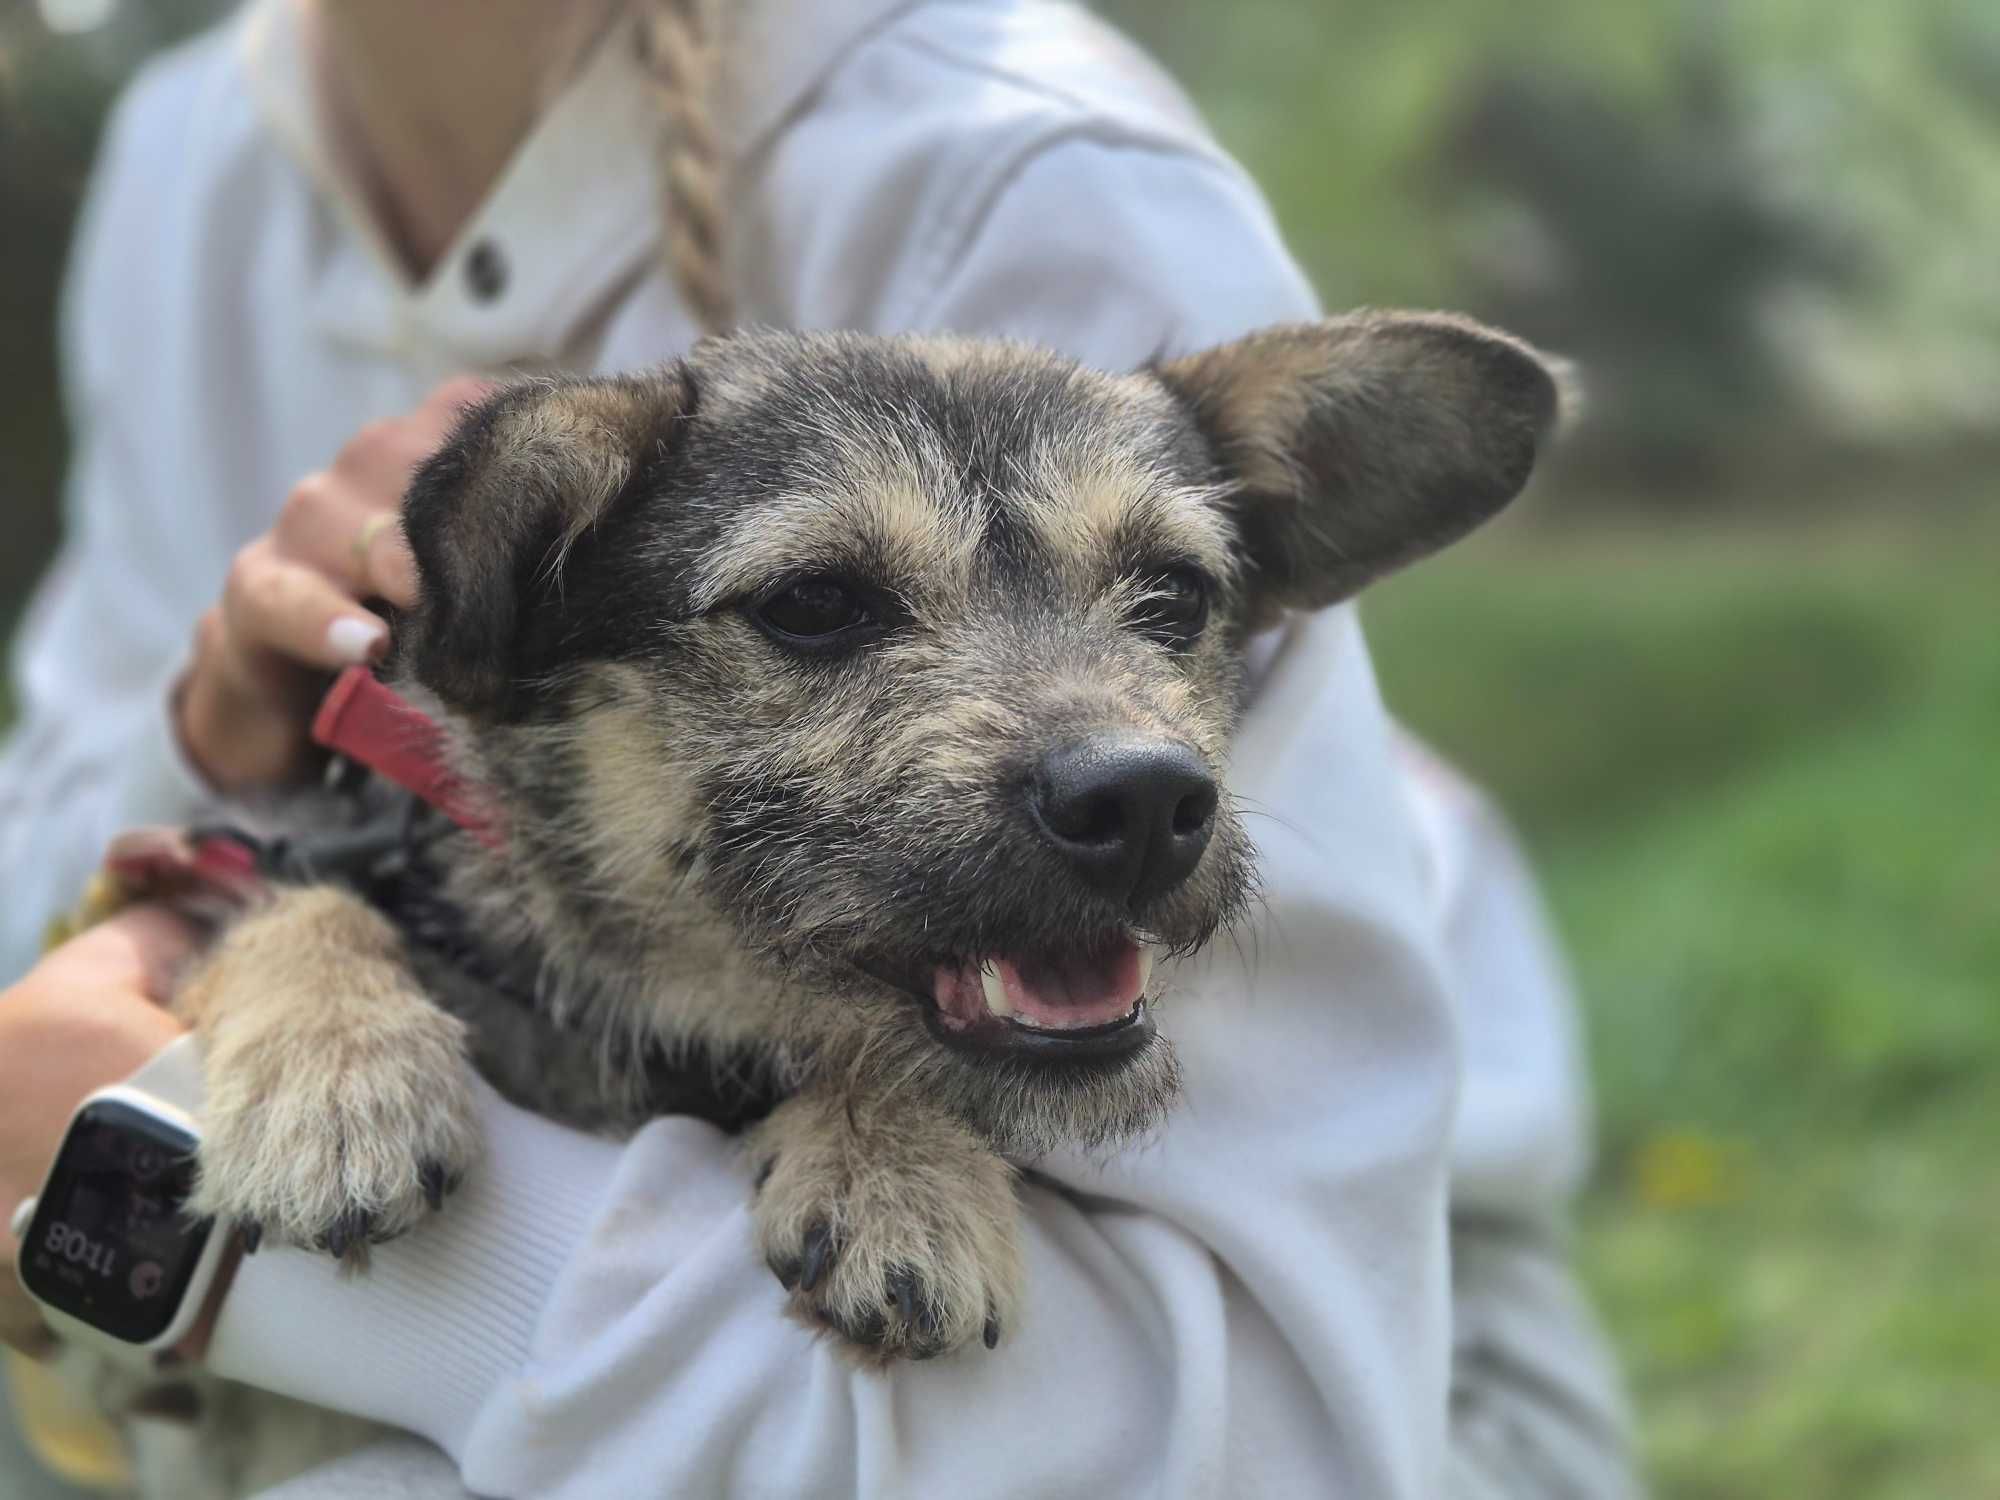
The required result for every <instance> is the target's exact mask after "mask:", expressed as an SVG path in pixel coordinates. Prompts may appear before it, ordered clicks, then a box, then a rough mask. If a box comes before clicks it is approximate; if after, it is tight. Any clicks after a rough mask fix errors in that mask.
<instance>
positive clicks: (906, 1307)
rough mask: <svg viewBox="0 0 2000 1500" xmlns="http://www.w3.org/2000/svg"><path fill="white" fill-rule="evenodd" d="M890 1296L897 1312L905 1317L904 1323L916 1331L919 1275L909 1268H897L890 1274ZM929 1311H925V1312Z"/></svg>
mask: <svg viewBox="0 0 2000 1500" xmlns="http://www.w3.org/2000/svg"><path fill="white" fill-rule="evenodd" d="M889 1295H890V1296H891V1297H892V1298H894V1299H895V1303H896V1311H897V1312H899V1313H901V1314H902V1315H903V1322H904V1323H906V1324H907V1325H908V1326H909V1327H910V1328H911V1329H913V1330H914V1329H915V1328H916V1326H917V1273H916V1272H914V1271H912V1270H911V1269H910V1268H909V1267H908V1266H898V1267H896V1269H895V1270H893V1271H891V1272H890V1273H889ZM929 1311H930V1309H928V1308H926V1309H925V1312H927V1313H928V1312H929ZM927 1321H928V1320H927Z"/></svg>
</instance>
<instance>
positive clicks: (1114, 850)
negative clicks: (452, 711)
mask: <svg viewBox="0 0 2000 1500" xmlns="http://www.w3.org/2000/svg"><path fill="white" fill-rule="evenodd" d="M1028 800H1029V804H1030V805H1031V806H1032V808H1033V809H1034V814H1035V820H1036V822H1038V823H1039V824H1040V825H1041V829H1042V833H1043V834H1044V835H1045V836H1046V837H1047V839H1048V841H1049V842H1050V843H1051V844H1053V845H1054V846H1055V847H1056V848H1057V849H1058V850H1060V851H1061V852H1062V854H1063V857H1064V858H1065V859H1067V860H1068V861H1069V863H1070V866H1071V868H1073V869H1074V870H1075V871H1076V872H1077V874H1079V875H1081V876H1082V877H1083V878H1084V880H1086V881H1087V882H1088V883H1089V884H1090V885H1091V886H1092V887H1093V888H1094V889H1096V890H1100V891H1103V892H1105V893H1106V894H1107V895H1112V896H1121V897H1124V898H1125V899H1127V900H1129V901H1140V900H1143V899H1145V898H1146V897H1148V896H1157V895H1159V894H1161V893H1162V892H1164V891H1170V890H1172V889H1173V888H1174V887H1175V886H1177V885H1179V884H1180V883H1181V882H1182V881H1183V880H1186V879H1187V878H1188V876H1189V875H1191V874H1192V873H1193V872H1194V867H1195V865H1196V864H1198V863H1199V862H1200V861H1201V853H1202V850H1204V849H1206V848H1207V847H1208V836H1209V833H1210V832H1211V831H1212V830H1213V829H1214V827H1215V803H1216V790H1215V778H1214V777H1213V776H1210V775H1209V774H1208V767H1207V766H1205V765H1204V764H1202V759H1201V757H1200V756H1199V755H1197V754H1195V752H1194V751H1193V750H1191V749H1189V748H1188V747H1187V746H1186V745H1182V744H1179V743H1176V742H1175V741H1173V740H1159V739H1148V738H1144V737H1141V736H1138V735H1094V736H1092V737H1091V738H1090V739H1086V740H1077V741H1075V742H1073V743H1071V744H1068V745H1064V746H1062V747H1061V748H1060V749H1056V750H1051V751H1050V752H1049V753H1048V754H1047V755H1046V756H1044V757H1043V758H1042V763H1041V766H1040V768H1039V770H1038V773H1037V775H1036V776H1035V779H1034V782H1033V784H1032V785H1031V787H1030V789H1029V796H1028Z"/></svg>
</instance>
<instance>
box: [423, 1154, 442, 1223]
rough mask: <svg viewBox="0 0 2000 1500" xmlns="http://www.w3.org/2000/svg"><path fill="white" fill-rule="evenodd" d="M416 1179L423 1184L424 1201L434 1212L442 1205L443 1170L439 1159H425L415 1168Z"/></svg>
mask: <svg viewBox="0 0 2000 1500" xmlns="http://www.w3.org/2000/svg"><path fill="white" fill-rule="evenodd" d="M417 1181H418V1182H419V1183H421V1184H422V1185H423V1189H424V1202H426V1203H428V1204H429V1205H430V1206H431V1212H432V1213H436V1212H437V1211H438V1210H439V1209H441V1208H443V1207H444V1184H445V1170H444V1163H443V1162H441V1161H427V1162H425V1163H424V1164H423V1165H422V1166H420V1167H418V1168H417Z"/></svg>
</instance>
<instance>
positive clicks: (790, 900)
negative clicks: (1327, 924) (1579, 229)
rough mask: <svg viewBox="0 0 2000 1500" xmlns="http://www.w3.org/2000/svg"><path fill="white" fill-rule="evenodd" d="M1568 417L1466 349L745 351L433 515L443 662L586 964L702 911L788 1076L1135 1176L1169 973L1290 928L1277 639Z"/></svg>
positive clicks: (433, 683) (436, 497)
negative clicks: (1156, 355) (1270, 678)
mask: <svg viewBox="0 0 2000 1500" xmlns="http://www.w3.org/2000/svg"><path fill="white" fill-rule="evenodd" d="M1555 404H1556V392H1555V387H1554V384H1553V383H1552V381H1551V379H1550V377H1549V375H1548V373H1547V371H1546V370H1545V369H1544V367H1543V365H1542V364H1541V362H1540V361H1539V360H1538V359H1537V358H1536V357H1535V356H1534V355H1533V354H1532V353H1531V352H1530V351H1529V350H1527V349H1526V348H1525V347H1524V346H1522V345H1521V344H1519V343H1516V342H1514V341H1513V340H1511V339H1508V338H1506V337H1504V336H1502V335H1499V334H1496V333H1492V332H1490V331H1488V330H1485V329H1483V328H1480V327H1478V326H1476V325H1474V324H1472V323H1469V322H1466V321H1464V320H1461V319H1456V318H1448V317H1441V316H1391V315H1372V314H1371V315H1361V316H1356V317H1351V318H1345V319H1339V320H1335V321H1330V322H1325V323H1320V324H1314V325H1306V326H1300V327H1292V328H1281V329H1275V330H1272V331H1269V332H1266V333H1262V334H1259V335H1256V336H1254V337H1251V338H1248V339H1244V340H1242V341H1240V342H1237V343H1234V344H1230V345H1227V346H1225V347H1222V348H1219V349H1215V350H1212V351H1210V352H1208V353H1205V354H1201V355H1198V356H1195V357H1194V358H1191V359H1186V360H1181V361H1177V362H1175V363H1171V364H1165V365H1161V366H1159V367H1156V368H1151V369H1147V370H1143V371H1140V372H1138V373H1134V374H1127V375H1105V374H1098V373H1094V372H1091V371H1088V370H1085V369H1082V368H1080V367H1078V366H1077V365H1075V364H1073V363H1071V362H1070V361H1068V360H1064V359H1060V358H1057V357H1055V356H1053V355H1049V354H1046V353H1043V352H1040V351H1036V350H1032V349H1028V348H1023V347H1019V346H1013V345H1001V344H992V343H981V342H972V341H961V340H948V339H909V338H902V339H877V338H866V337H860V336H853V335H818V336H793V335H777V334H758V335H750V336H739V337H736V338H732V339H728V340H721V341H713V342H708V343H704V344H703V345H701V346H699V347H698V348H697V349H696V350H695V352H694V353H693V354H692V355H691V356H690V357H689V358H688V359H686V360H684V361H682V362H680V363H678V364H676V365H673V366H670V367H668V368H666V369H664V370H662V371H659V372H657V373H652V374H647V375H642V376H634V377H624V378H615V379H604V380H567V381H553V382H535V383H528V384H523V385H519V386H516V387H513V388H511V389H509V390H506V391H503V392H502V393H500V394H498V395H496V396H495V397H493V398H492V399H491V400H489V401H488V402H486V403H485V404H484V405H483V406H481V407H478V408H476V409H475V410H474V411H472V412H471V413H470V414H469V415H468V417H467V418H466V420H465V421H464V423H463V425H462V426H461V428H460V429H459V431H458V432H457V434H456V435H455V436H454V438H453V439H452V440H451V442H450V443H449V444H448V445H447V446H446V447H445V448H444V450H443V451H441V452H440V453H439V454H438V455H437V457H436V458H434V459H433V460H432V461H431V462H430V463H429V465H428V466H427V467H425V468H424V469H423V470H422V471H421V473H420V474H419V476H418V478H417V480H416V483H415V484H414V486H413V488H412V490H411V492H410V496H409V500H408V504H407V507H406V512H405V524H406V527H407V530H408V533H409V537H410V540H411V543H412V546H413V547H414V549H415V552H416V557H417V561H418V564H419V568H420V571H421V575H422V580H423V591H422V593H423V602H422V604H421V606H420V607H419V608H418V610H417V611H416V613H415V615H414V616H413V618H412V619H411V620H410V621H409V622H408V625H407V628H406V629H405V631H404V633H403V636H402V639H401V640H400V642H399V648H398V649H399V652H400V660H399V666H400V670H401V671H402V672H403V674H404V675H405V677H406V678H408V679H411V680H413V681H414V682H415V683H416V684H417V685H418V686H419V687H420V688H421V689H423V690H425V692H426V693H427V695H428V696H429V697H430V698H431V699H432V701H434V702H435V703H437V704H439V705H441V706H442V709H443V711H444V712H445V714H446V715H447V717H448V718H449V719H450V720H451V721H452V724H453V727H454V729H455V730H456V732H457V734H458V736H459V738H460V740H461V741H462V742H463V743H466V744H468V745H470V746H471V747H473V752H474V755H475V758H476V760H477V763H478V765H479V768H480V771H481V774H483V775H484V776H485V777H486V778H487V779H488V780H489V781H491V782H492V783H493V789H494V793H495V795H496V796H497V797H498V798H499V799H500V802H501V812H502V815H503V816H504V818H505V819H506V822H507V825H508V829H509V837H510V840H511V845H510V854H509V857H510V858H512V859H515V860H518V861H526V862H529V863H531V864H533V865H535V866H536V867H537V868H539V869H540V870H541V871H542V873H543V875H544V877H545V880H546V882H547V883H548V884H549V885H550V886H551V888H553V889H556V890H558V891H560V892H561V893H562V900H563V903H564V912H565V916H564V920H565V921H566V922H568V923H573V924H574V925H575V927H576V930H578V931H583V932H591V933H597V934H601V935H602V937H603V940H604V941H605V942H606V943H607V945H610V946H614V947H616V948H618V950H619V951H621V952H624V951H631V950H632V944H631V941H630V940H631V937H632V934H633V933H635V932H638V933H643V931H644V930H645V928H646V927H647V925H648V924H649V923H654V922H660V923H666V922H667V921H668V919H669V915H670V914H672V913H676V912H678V911H680V910H682V909H683V908H686V907H688V906H689V905H690V904H693V905H697V906H699V907H700V908H701V909H702V910H703V911H704V912H706V913H707V915H708V917H709V918H710V919H712V921H713V922H715V923H719V924H721V925H722V926H723V927H724V928H726V929H727V930H728V931H729V932H730V934H731V935H732V939H733V941H734V942H735V943H736V944H737V945H738V946H739V947H740V949H741V950H742V951H743V952H745V953H747V954H750V955H753V956H754V957H755V959H756V960H757V961H758V963H759V965H760V966H761V967H762V968H763V970H764V971H765V972H767V973H769V974H771V975H773V976H774V977H776V978H778V979H779V980H781V982H780V983H777V984H775V985H774V986H772V987H771V995H766V996H765V997H764V998H763V999H761V1000H760V1001H758V1002H757V1003H758V1004H759V1005H762V1006H764V1007H766V1009H764V1010H762V1011H760V1012H759V1015H758V1018H757V1020H756V1022H755V1025H756V1026H758V1027H762V1028H767V1029H769V1028H776V1029H778V1030H779V1031H780V1032H782V1033H783V1034H782V1035H779V1036H775V1037H773V1038H771V1039H772V1040H773V1041H776V1042H778V1043H780V1044H782V1045H788V1046H791V1047H794V1048H802V1049H804V1050H807V1051H812V1050H815V1049H818V1050H822V1051H824V1050H826V1049H830V1048H832V1049H842V1050H844V1052H845V1054H846V1055H847V1056H848V1057H850V1058H851V1057H854V1056H859V1055H867V1056H871V1057H874V1058H876V1059H878V1060H879V1061H880V1062H881V1063H882V1064H883V1065H884V1066H886V1067H891V1068H894V1069H896V1070H897V1076H901V1077H908V1078H914V1079H917V1080H918V1081H920V1082H923V1083H927V1084H929V1085H932V1086H935V1087H937V1088H938V1089H939V1090H940V1091H941V1092H942V1093H943V1095H944V1097H945V1098H946V1099H947V1100H948V1101H949V1102H950V1103H951V1104H952V1105H953V1107H955V1108H957V1109H958V1110H959V1111H960V1112H961V1113H963V1114H964V1115H966V1116H967V1117H968V1118H970V1119H972V1120H973V1121H974V1122H975V1123H977V1124H979V1125H980V1126H981V1127H982V1128H984V1129H986V1130H987V1131H988V1132H989V1133H990V1134H992V1135H993V1136H995V1138H996V1139H999V1140H1001V1141H1003V1142H1014V1143H1017V1144H1020V1143H1033V1142H1045V1141H1047V1140H1049V1139H1052V1138H1056V1137H1072V1138H1074V1137H1082V1138H1086V1139H1088V1138H1102V1137H1105V1136H1108V1135H1112V1134H1116V1133H1120V1132H1123V1131H1125V1130H1128V1129H1131V1128H1133V1127H1135V1126H1137V1125H1140V1124H1142V1123H1144V1122H1145V1121H1146V1120H1147V1119H1149V1118H1150V1117H1151V1116H1152V1115H1153V1114H1155V1113H1156V1112H1157V1110H1158V1109H1159V1107H1160V1106H1161V1105H1162V1104H1163V1103H1164V1101H1165V1099H1166V1098H1167V1097H1169V1096H1170V1094H1171V1085H1172V1077H1173V1067H1172V1059H1171V1056H1170V1055H1169V1053H1168V1049H1167V1048H1166V1047H1165V1045H1164V1044H1163V1043H1161V1042H1160V1041H1159V1040H1158V1039H1157V1038H1156V1037H1155V1035H1154V1030H1153V1024H1152V1019H1151V1017H1150V1015H1149V1014H1148V1011H1147V1006H1146V1003H1145V1001H1146V997H1147V996H1148V994H1149V991H1150V989H1151V980H1150V975H1151V971H1152V963H1153V959H1154V957H1155V955H1156V954H1159V953H1162V952H1167V951H1181V952H1185V951H1187V950H1191V949H1194V948H1196V947H1198V946H1199V945H1201V944H1202V943H1204V942H1206V941H1207V940H1208V939H1209V938H1210V937H1211V936H1213V935H1214V934H1215V933H1216V931H1217V930H1218V929H1219V928H1220V927H1222V926H1223V925H1225V924H1227V923H1229V922H1230V921H1232V920H1233V919H1235V918H1236V917H1237V916H1239V915H1240V914H1241V913H1242V911H1243V909H1244V907H1245V904H1246V902H1247V900H1248V899H1249V896H1250V892H1251V887H1252V878H1253V876H1252V861H1251V850H1250V845H1249V842H1248V840H1247V838H1246V836H1245V833H1244V830H1243V827H1242V825H1241V823H1240V821H1239V818H1238V814H1237V811H1236V809H1235V807H1234V806H1233V804H1232V802H1231V799H1230V797H1229V795H1228V793H1227V792H1226V790H1225V788H1224V785H1223V777H1224V773H1225V769H1226V766H1227V761H1228V755H1229V746H1230V737H1231V734H1232V731H1233V729H1234V727H1235V722H1236V717H1237V713H1238V707H1239V698H1240V676H1241V668H1242V659H1243V647H1244V643H1245V641H1246V639H1247V637H1248V636H1249V634H1250V633H1251V632H1252V631H1253V630H1254V629H1255V628H1257V627H1258V626H1259V625H1261V624H1264V623H1268V622H1270V621H1272V620H1274V619H1275V618H1277V617H1278V616H1279V615H1280V614H1281V613H1282V612H1283V611H1285V610H1288V609H1314V608H1318V607H1320V606H1323V605H1327V604H1330V603H1333V602H1334V601H1336V600H1339V599H1342V598H1345V597H1346V596H1348V595H1350V594H1352V593H1354V592H1355V591H1356V590H1357V589H1359V588H1361V587H1362V586H1363V585H1364V584H1366V583H1367V582H1368V581H1369V580H1370V579H1372V578H1374V577H1376V576H1377V575H1379V574H1381V573H1383V572H1385V571H1387V570H1389V569H1391V568H1394V567H1397V566H1399V565H1401V564H1403V563H1406V562H1409V561H1411V560H1413V559H1414V558H1416V557H1418V556H1420V555H1422V554H1424V553H1426V552H1429V551H1432V550H1434V549H1435V548H1437V547H1440V546H1442V545H1444V544H1445V543H1447V542H1450V541H1452V540H1453V539H1455V538H1456V537H1458V536H1460V535H1462V534H1463V533H1465V532H1466V531H1468V530H1470V529H1471V528H1472V527H1473V526H1475V525H1477V524H1478V523H1479V522H1480V521H1482V520H1484V519H1485V518H1486V517H1487V516H1489V515H1491V514H1492V513H1493V512H1495V511H1496V510H1498V509H1499V508H1500V507H1501V506H1502V505H1504V504H1505V503H1506V502H1507V501H1508V500H1509V499H1511V498H1512V497H1513V496H1514V495H1515V494H1516V493H1517V492H1518V491H1519V490H1520V488H1521V486H1522V484H1523V483H1524V482H1525V480H1526V479H1527V476H1528V472H1529V469H1530V467H1531V465H1532V463H1533V461H1534V455H1535V448H1536V444H1537V441H1538V439H1539V438H1540V436H1541V435H1542V433H1543V432H1544V430H1545V429H1546V428H1547V426H1548V424H1549V422H1550V420H1551V418H1552V415H1553V413H1554V409H1555ZM641 946H643V944H641ZM670 958H671V955H669V959H670ZM772 995H781V996H782V997H783V999H782V1001H779V1000H774V999H773V998H771V996H772ZM711 1003H712V1005H713V1006H714V1007H715V1008H716V1010H717V1011H718V1012H719V1013H722V1012H727V1011H728V1010H729V1009H730V1007H732V1005H737V1004H743V1005H748V1004H749V1003H750V1002H749V1001H747V1000H742V999H740V998H739V997H733V996H731V995H729V994H715V995H714V996H713V997H712V1002H711ZM771 1007H777V1008H775V1009H773V1008H771ZM722 1029H726V1028H722Z"/></svg>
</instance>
